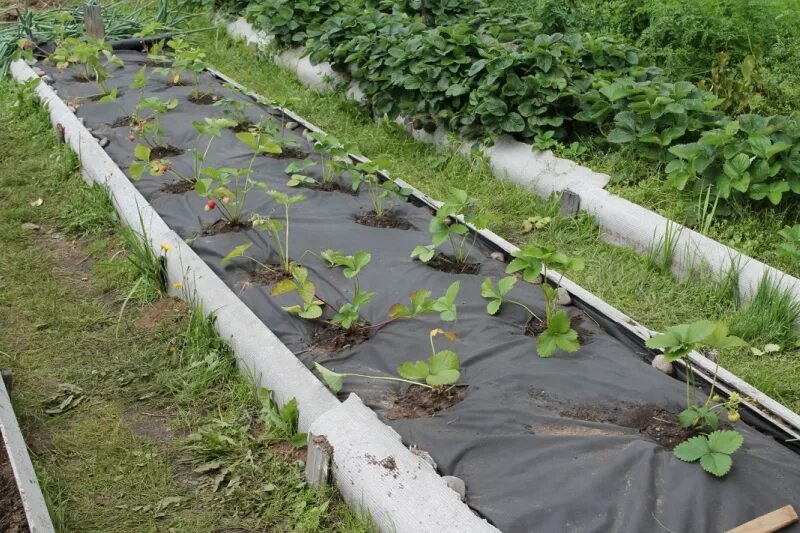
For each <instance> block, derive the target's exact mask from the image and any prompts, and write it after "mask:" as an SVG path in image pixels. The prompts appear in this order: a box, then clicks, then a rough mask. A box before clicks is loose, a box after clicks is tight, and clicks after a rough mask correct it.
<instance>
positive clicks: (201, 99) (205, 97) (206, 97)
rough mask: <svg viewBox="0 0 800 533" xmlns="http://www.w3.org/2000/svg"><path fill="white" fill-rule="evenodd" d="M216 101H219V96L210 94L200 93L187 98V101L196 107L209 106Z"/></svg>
mask: <svg viewBox="0 0 800 533" xmlns="http://www.w3.org/2000/svg"><path fill="white" fill-rule="evenodd" d="M217 100H219V96H217V95H216V94H211V93H200V95H199V96H197V97H195V95H191V96H189V101H190V102H192V103H193V104H197V105H211V104H213V103H215V102H216V101H217Z"/></svg>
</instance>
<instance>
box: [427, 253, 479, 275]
mask: <svg viewBox="0 0 800 533" xmlns="http://www.w3.org/2000/svg"><path fill="white" fill-rule="evenodd" d="M426 264H427V265H428V266H429V267H431V268H435V269H436V270H439V271H441V272H446V273H448V274H479V273H480V271H481V264H480V263H459V262H458V261H456V260H455V258H453V257H450V256H449V255H445V254H440V253H438V252H437V253H436V255H434V256H433V259H431V260H430V261H428V262H427V263H426Z"/></svg>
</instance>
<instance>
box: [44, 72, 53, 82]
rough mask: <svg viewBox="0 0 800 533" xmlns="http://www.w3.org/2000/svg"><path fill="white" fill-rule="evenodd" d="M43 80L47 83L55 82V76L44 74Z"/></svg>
mask: <svg viewBox="0 0 800 533" xmlns="http://www.w3.org/2000/svg"><path fill="white" fill-rule="evenodd" d="M42 81H43V82H45V83H53V78H51V77H50V76H49V75H47V74H45V75H44V76H42Z"/></svg>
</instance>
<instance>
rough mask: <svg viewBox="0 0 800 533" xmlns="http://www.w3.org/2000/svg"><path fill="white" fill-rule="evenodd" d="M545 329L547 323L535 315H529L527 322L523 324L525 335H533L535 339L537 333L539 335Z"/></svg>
mask: <svg viewBox="0 0 800 533" xmlns="http://www.w3.org/2000/svg"><path fill="white" fill-rule="evenodd" d="M546 329H547V324H545V323H544V322H542V321H540V320H539V319H538V318H536V317H531V319H530V320H528V323H527V324H526V325H525V335H527V336H528V337H533V338H534V339H535V338H537V337H538V336H539V335H541V334H542V332H543V331H544V330H546Z"/></svg>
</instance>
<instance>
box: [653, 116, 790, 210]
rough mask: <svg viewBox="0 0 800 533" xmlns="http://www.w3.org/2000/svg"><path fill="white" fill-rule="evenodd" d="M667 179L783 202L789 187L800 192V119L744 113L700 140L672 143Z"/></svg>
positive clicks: (679, 186) (680, 186) (677, 185)
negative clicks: (673, 157)
mask: <svg viewBox="0 0 800 533" xmlns="http://www.w3.org/2000/svg"><path fill="white" fill-rule="evenodd" d="M669 152H670V153H671V154H672V155H673V156H675V159H673V160H672V161H670V162H669V164H668V165H667V168H666V170H667V174H668V182H669V183H670V184H671V185H672V186H674V187H675V188H676V189H678V190H683V189H684V188H685V187H686V186H687V184H689V183H692V182H694V183H697V184H698V185H699V186H700V187H709V186H710V187H713V188H714V190H715V191H716V193H717V194H718V195H719V196H720V197H721V198H725V199H727V198H730V197H731V196H734V195H739V196H743V197H746V198H749V199H752V200H765V199H766V200H769V201H770V202H771V203H772V204H774V205H778V204H779V203H780V202H781V201H782V200H783V198H784V195H786V194H787V193H792V194H794V195H800V123H799V122H798V120H797V119H796V118H791V119H787V118H785V117H763V116H760V115H752V114H751V115H742V116H740V117H738V118H737V119H736V120H727V121H722V122H720V124H719V127H718V128H715V129H711V130H708V131H705V132H703V134H702V135H701V137H700V139H699V140H698V141H697V142H696V143H691V144H681V145H676V146H673V147H671V148H670V149H669Z"/></svg>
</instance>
